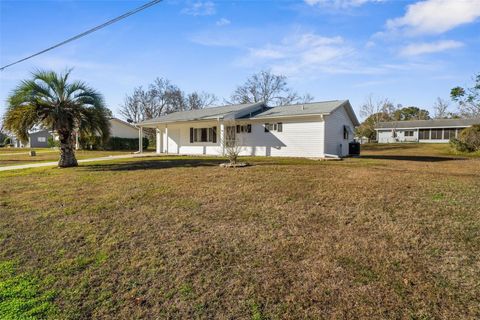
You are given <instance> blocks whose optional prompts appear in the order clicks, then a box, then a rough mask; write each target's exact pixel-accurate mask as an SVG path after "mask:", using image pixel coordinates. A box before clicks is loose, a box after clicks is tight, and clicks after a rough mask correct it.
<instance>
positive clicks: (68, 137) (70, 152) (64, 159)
mask: <svg viewBox="0 0 480 320" xmlns="http://www.w3.org/2000/svg"><path fill="white" fill-rule="evenodd" d="M59 138H60V160H59V161H58V166H59V167H60V168H68V167H76V166H78V163H77V159H76V158H75V148H74V145H73V137H72V133H71V132H62V133H60V132H59Z"/></svg>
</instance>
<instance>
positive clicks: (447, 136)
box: [443, 129, 455, 140]
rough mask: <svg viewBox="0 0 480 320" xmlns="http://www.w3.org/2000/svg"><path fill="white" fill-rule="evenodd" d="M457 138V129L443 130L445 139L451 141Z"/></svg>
mask: <svg viewBox="0 0 480 320" xmlns="http://www.w3.org/2000/svg"><path fill="white" fill-rule="evenodd" d="M452 138H455V129H443V139H445V140H450V139H452Z"/></svg>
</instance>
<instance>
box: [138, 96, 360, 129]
mask: <svg viewBox="0 0 480 320" xmlns="http://www.w3.org/2000/svg"><path fill="white" fill-rule="evenodd" d="M341 106H345V108H346V110H347V113H348V114H349V115H350V117H351V118H352V122H353V123H354V125H359V123H358V120H357V117H356V116H355V112H354V111H353V109H352V106H351V105H350V102H349V101H348V100H332V101H322V102H312V103H304V104H295V105H287V106H281V107H273V108H268V107H267V106H266V105H265V104H264V103H263V102H259V103H255V104H237V105H228V106H222V107H212V108H205V109H200V110H192V111H182V112H174V113H171V114H167V115H165V116H161V117H159V118H155V119H149V120H145V121H142V122H139V123H138V125H140V126H148V125H154V124H158V123H169V122H180V121H197V120H212V119H218V118H220V119H242V118H243V119H270V118H277V117H290V116H292V117H295V116H308V115H320V114H322V115H328V114H330V113H331V112H333V111H334V110H335V109H337V108H339V107H341Z"/></svg>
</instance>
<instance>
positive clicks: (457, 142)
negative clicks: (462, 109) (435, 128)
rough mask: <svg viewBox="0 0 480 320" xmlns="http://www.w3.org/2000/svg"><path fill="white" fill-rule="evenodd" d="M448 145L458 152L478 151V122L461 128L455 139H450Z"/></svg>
mask: <svg viewBox="0 0 480 320" xmlns="http://www.w3.org/2000/svg"><path fill="white" fill-rule="evenodd" d="M450 145H451V146H452V147H453V148H454V149H455V150H457V151H460V152H475V151H480V124H476V125H473V126H471V127H469V128H466V129H464V130H462V132H461V133H460V135H459V137H458V138H457V139H452V140H450Z"/></svg>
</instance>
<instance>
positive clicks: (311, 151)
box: [240, 116, 324, 157]
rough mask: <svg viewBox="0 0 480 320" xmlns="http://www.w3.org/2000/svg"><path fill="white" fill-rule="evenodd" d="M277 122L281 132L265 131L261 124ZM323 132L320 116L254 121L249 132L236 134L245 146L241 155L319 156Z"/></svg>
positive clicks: (321, 148) (321, 155) (321, 154)
mask: <svg viewBox="0 0 480 320" xmlns="http://www.w3.org/2000/svg"><path fill="white" fill-rule="evenodd" d="M257 121H258V120H257ZM278 122H281V123H282V127H283V128H282V132H276V131H271V132H265V128H264V124H265V123H278ZM323 132H324V122H323V121H322V120H321V117H320V116H315V117H309V118H302V119H301V120H300V118H296V119H295V118H291V119H276V120H264V121H263V122H255V123H253V124H252V132H251V133H241V134H240V137H241V138H240V141H243V142H244V144H245V145H246V146H248V147H246V148H245V150H243V151H242V155H257V156H279V157H284V156H287V157H323V145H324V134H323Z"/></svg>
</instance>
